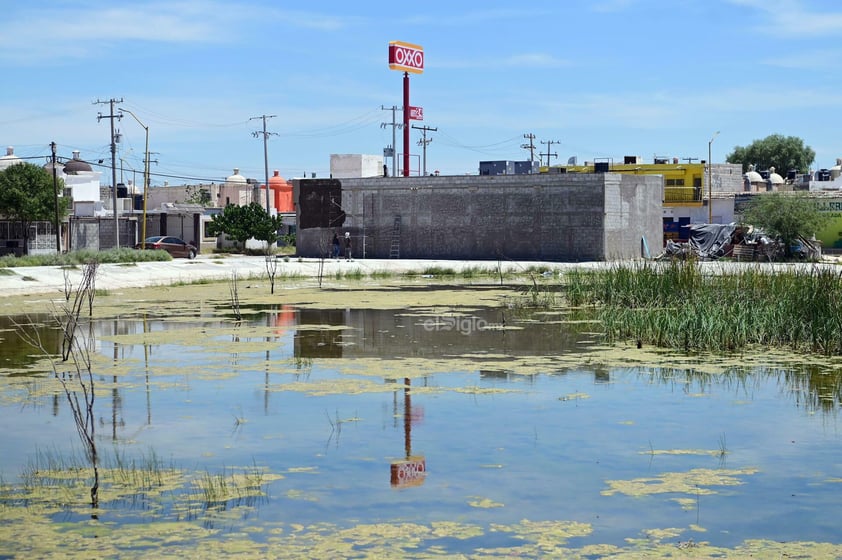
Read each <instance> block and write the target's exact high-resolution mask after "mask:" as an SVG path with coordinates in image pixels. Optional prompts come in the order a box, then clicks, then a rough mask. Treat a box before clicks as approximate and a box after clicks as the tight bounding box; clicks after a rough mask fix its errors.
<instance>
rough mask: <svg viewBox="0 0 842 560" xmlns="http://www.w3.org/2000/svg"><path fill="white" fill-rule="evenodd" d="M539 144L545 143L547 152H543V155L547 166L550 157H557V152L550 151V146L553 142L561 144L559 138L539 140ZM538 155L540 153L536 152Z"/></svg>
mask: <svg viewBox="0 0 842 560" xmlns="http://www.w3.org/2000/svg"><path fill="white" fill-rule="evenodd" d="M541 144H546V145H547V153H546V154H543V155H545V156H547V167H549V166H550V157H555V158H557V157H558V154H557V153H555V152H553V153H550V146H552V145H553V144H561V140H547V141H544V140H541ZM538 155H541V154H538Z"/></svg>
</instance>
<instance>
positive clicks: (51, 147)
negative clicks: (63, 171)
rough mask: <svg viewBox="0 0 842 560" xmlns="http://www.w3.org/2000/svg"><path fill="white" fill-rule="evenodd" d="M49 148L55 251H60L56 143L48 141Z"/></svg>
mask: <svg viewBox="0 0 842 560" xmlns="http://www.w3.org/2000/svg"><path fill="white" fill-rule="evenodd" d="M50 150H51V151H52V154H53V157H52V162H53V194H54V195H55V202H56V253H59V254H60V253H61V222H60V221H59V215H58V176H57V175H56V143H55V142H50Z"/></svg>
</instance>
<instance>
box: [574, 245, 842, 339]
mask: <svg viewBox="0 0 842 560" xmlns="http://www.w3.org/2000/svg"><path fill="white" fill-rule="evenodd" d="M565 281H566V294H567V301H568V303H569V304H570V305H573V306H593V308H594V310H595V313H596V314H597V316H598V318H599V319H600V321H601V322H602V324H603V327H604V331H605V334H606V336H607V337H608V338H609V340H629V339H630V340H633V341H636V342H637V343H638V344H653V345H656V346H661V347H668V348H680V349H684V350H688V351H718V350H723V351H735V350H739V349H742V348H744V347H747V346H752V345H760V346H772V347H787V348H791V349H793V350H796V351H800V352H813V353H819V354H824V355H837V354H842V276H840V273H839V272H838V271H833V270H829V269H823V268H821V269H820V268H812V269H809V270H804V269H797V270H793V269H787V270H785V271H780V272H764V271H762V270H760V269H757V268H746V269H743V270H741V271H739V272H735V273H732V274H726V273H723V274H717V275H710V276H705V275H704V274H702V272H701V270H700V269H699V268H698V267H697V266H696V265H695V264H694V263H686V262H679V261H676V262H674V263H671V264H668V265H665V266H657V265H654V264H647V265H642V266H637V267H635V266H616V267H612V268H610V269H608V270H599V271H587V270H575V271H571V272H569V273H567V274H566V275H565Z"/></svg>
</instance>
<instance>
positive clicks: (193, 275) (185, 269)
mask: <svg viewBox="0 0 842 560" xmlns="http://www.w3.org/2000/svg"><path fill="white" fill-rule="evenodd" d="M276 262H277V270H276V274H277V278H281V277H282V276H284V275H289V276H291V275H296V276H301V277H309V278H318V275H319V266H320V263H319V259H301V260H299V259H298V258H296V257H290V258H289V259H288V260H286V261H285V260H284V259H283V258H280V259H277V260H276ZM530 266H536V267H537V266H544V267H549V268H553V269H560V268H563V267H565V266H567V267H569V266H571V265H570V264H569V263H567V264H566V263H541V262H503V263H502V267H503V270H504V271H508V270H515V271H517V270H520V271H523V270H527V269H528V268H529V267H530ZM579 266H587V264H584V265H583V264H580V265H579ZM266 267H267V265H266V260H265V258H264V257H262V256H241V255H224V256H220V255H200V256H199V257H197V258H196V259H194V260H192V261H191V260H187V259H174V260H172V261H165V262H143V263H137V264H136V265H134V264H101V265H100V266H99V270H98V273H97V278H96V287H97V288H98V289H105V290H114V289H120V288H140V287H145V286H159V285H160V286H163V285H169V284H177V283H182V282H191V281H196V280H201V279H214V280H227V279H229V278H231V275H232V274H233V273H234V272H236V273H237V276H238V278H240V279H247V278H249V277H252V278H254V277H262V278H266V274H267V272H266ZM431 267H440V268H446V269H451V270H455V271H457V272H459V271H462V270H465V269H480V268H482V269H488V270H489V271H492V272H494V273H496V272H497V267H498V263H497V261H450V260H412V259H363V260H352V261H345V260H344V259H340V260H325V261H324V270H323V274H324V275H325V276H333V275H335V274H336V273H337V272H351V271H357V270H359V271H360V272H362V273H363V274H365V275H370V274H372V273H377V272H392V273H395V274H401V273H404V272H410V271H415V272H418V273H423V272H424V271H425V270H428V269H430V268H431ZM7 273H8V274H7ZM67 275H68V278H69V280H70V282H71V284H72V285H73V286H78V284H79V282H80V280H81V276H82V269H81V267H80V268H78V269H74V270H68V271H67ZM64 285H65V270H62V269H61V268H60V267H56V266H37V267H19V268H8V269H0V297H13V296H21V295H31V294H52V293H55V294H61V293H63V292H64Z"/></svg>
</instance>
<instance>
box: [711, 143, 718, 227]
mask: <svg viewBox="0 0 842 560" xmlns="http://www.w3.org/2000/svg"><path fill="white" fill-rule="evenodd" d="M717 136H719V131H718V130H717V131H716V132H715V133H714V135H713V137H711V139H710V141H709V142H708V223H709V224H712V223H713V181H712V180H711V179H712V171H713V170H712V162H711V160H710V158H711V145H712V144H713V141H714V140H716V137H717Z"/></svg>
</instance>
